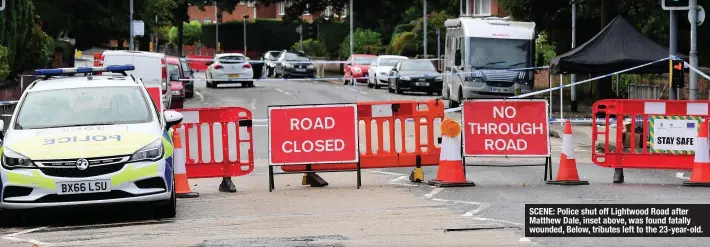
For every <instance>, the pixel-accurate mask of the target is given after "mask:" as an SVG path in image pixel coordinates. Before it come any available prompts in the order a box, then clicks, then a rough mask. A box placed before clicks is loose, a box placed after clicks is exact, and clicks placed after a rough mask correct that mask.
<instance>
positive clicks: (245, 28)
mask: <svg viewBox="0 0 710 247" xmlns="http://www.w3.org/2000/svg"><path fill="white" fill-rule="evenodd" d="M243 17H244V56H247V20H248V19H249V15H244V16H243ZM247 57H248V56H247Z"/></svg>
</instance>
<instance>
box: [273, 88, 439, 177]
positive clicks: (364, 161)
mask: <svg viewBox="0 0 710 247" xmlns="http://www.w3.org/2000/svg"><path fill="white" fill-rule="evenodd" d="M357 111H358V122H359V127H358V129H359V130H358V131H359V143H360V168H361V169H373V168H393V167H414V166H416V165H417V160H418V159H417V157H419V160H421V165H422V166H433V165H438V164H439V153H440V151H441V148H440V147H441V145H440V144H439V141H438V140H439V139H440V137H441V133H440V132H441V130H440V129H439V125H440V124H441V120H442V119H443V118H444V103H443V101H441V100H439V99H437V100H428V101H420V102H418V101H414V100H407V101H386V102H381V101H378V102H359V103H357ZM373 137H376V138H373ZM408 139H410V140H409V141H408ZM408 144H413V145H408ZM356 168H357V164H354V163H353V164H314V165H311V170H312V171H325V170H353V169H356ZM281 170H283V171H286V172H298V171H306V170H307V169H306V166H305V165H293V166H282V167H281Z"/></svg>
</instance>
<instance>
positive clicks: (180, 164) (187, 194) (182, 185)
mask: <svg viewBox="0 0 710 247" xmlns="http://www.w3.org/2000/svg"><path fill="white" fill-rule="evenodd" d="M173 143H174V147H173V167H175V194H176V196H177V197H178V198H195V197H198V196H200V194H199V193H197V192H192V191H191V190H190V183H189V182H188V181H187V169H186V168H185V162H187V154H186V153H185V149H183V148H182V139H180V132H179V131H175V132H174V133H173Z"/></svg>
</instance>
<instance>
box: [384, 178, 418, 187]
mask: <svg viewBox="0 0 710 247" xmlns="http://www.w3.org/2000/svg"><path fill="white" fill-rule="evenodd" d="M407 177H409V176H407V175H404V176H400V177H398V178H395V179H392V180H390V184H392V185H402V186H412V187H417V186H419V185H416V184H405V183H400V182H399V181H400V180H405V179H407Z"/></svg>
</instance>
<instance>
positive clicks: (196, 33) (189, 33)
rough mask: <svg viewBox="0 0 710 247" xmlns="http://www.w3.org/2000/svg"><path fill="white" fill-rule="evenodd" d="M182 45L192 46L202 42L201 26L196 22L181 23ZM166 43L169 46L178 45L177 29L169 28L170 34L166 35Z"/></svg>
mask: <svg viewBox="0 0 710 247" xmlns="http://www.w3.org/2000/svg"><path fill="white" fill-rule="evenodd" d="M182 34H183V37H184V40H183V43H184V44H188V45H194V44H197V43H199V42H200V40H202V24H200V22H198V21H191V22H190V23H187V22H186V23H183V31H182ZM168 41H169V42H170V43H171V44H177V43H178V28H177V27H172V28H170V33H169V34H168Z"/></svg>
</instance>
